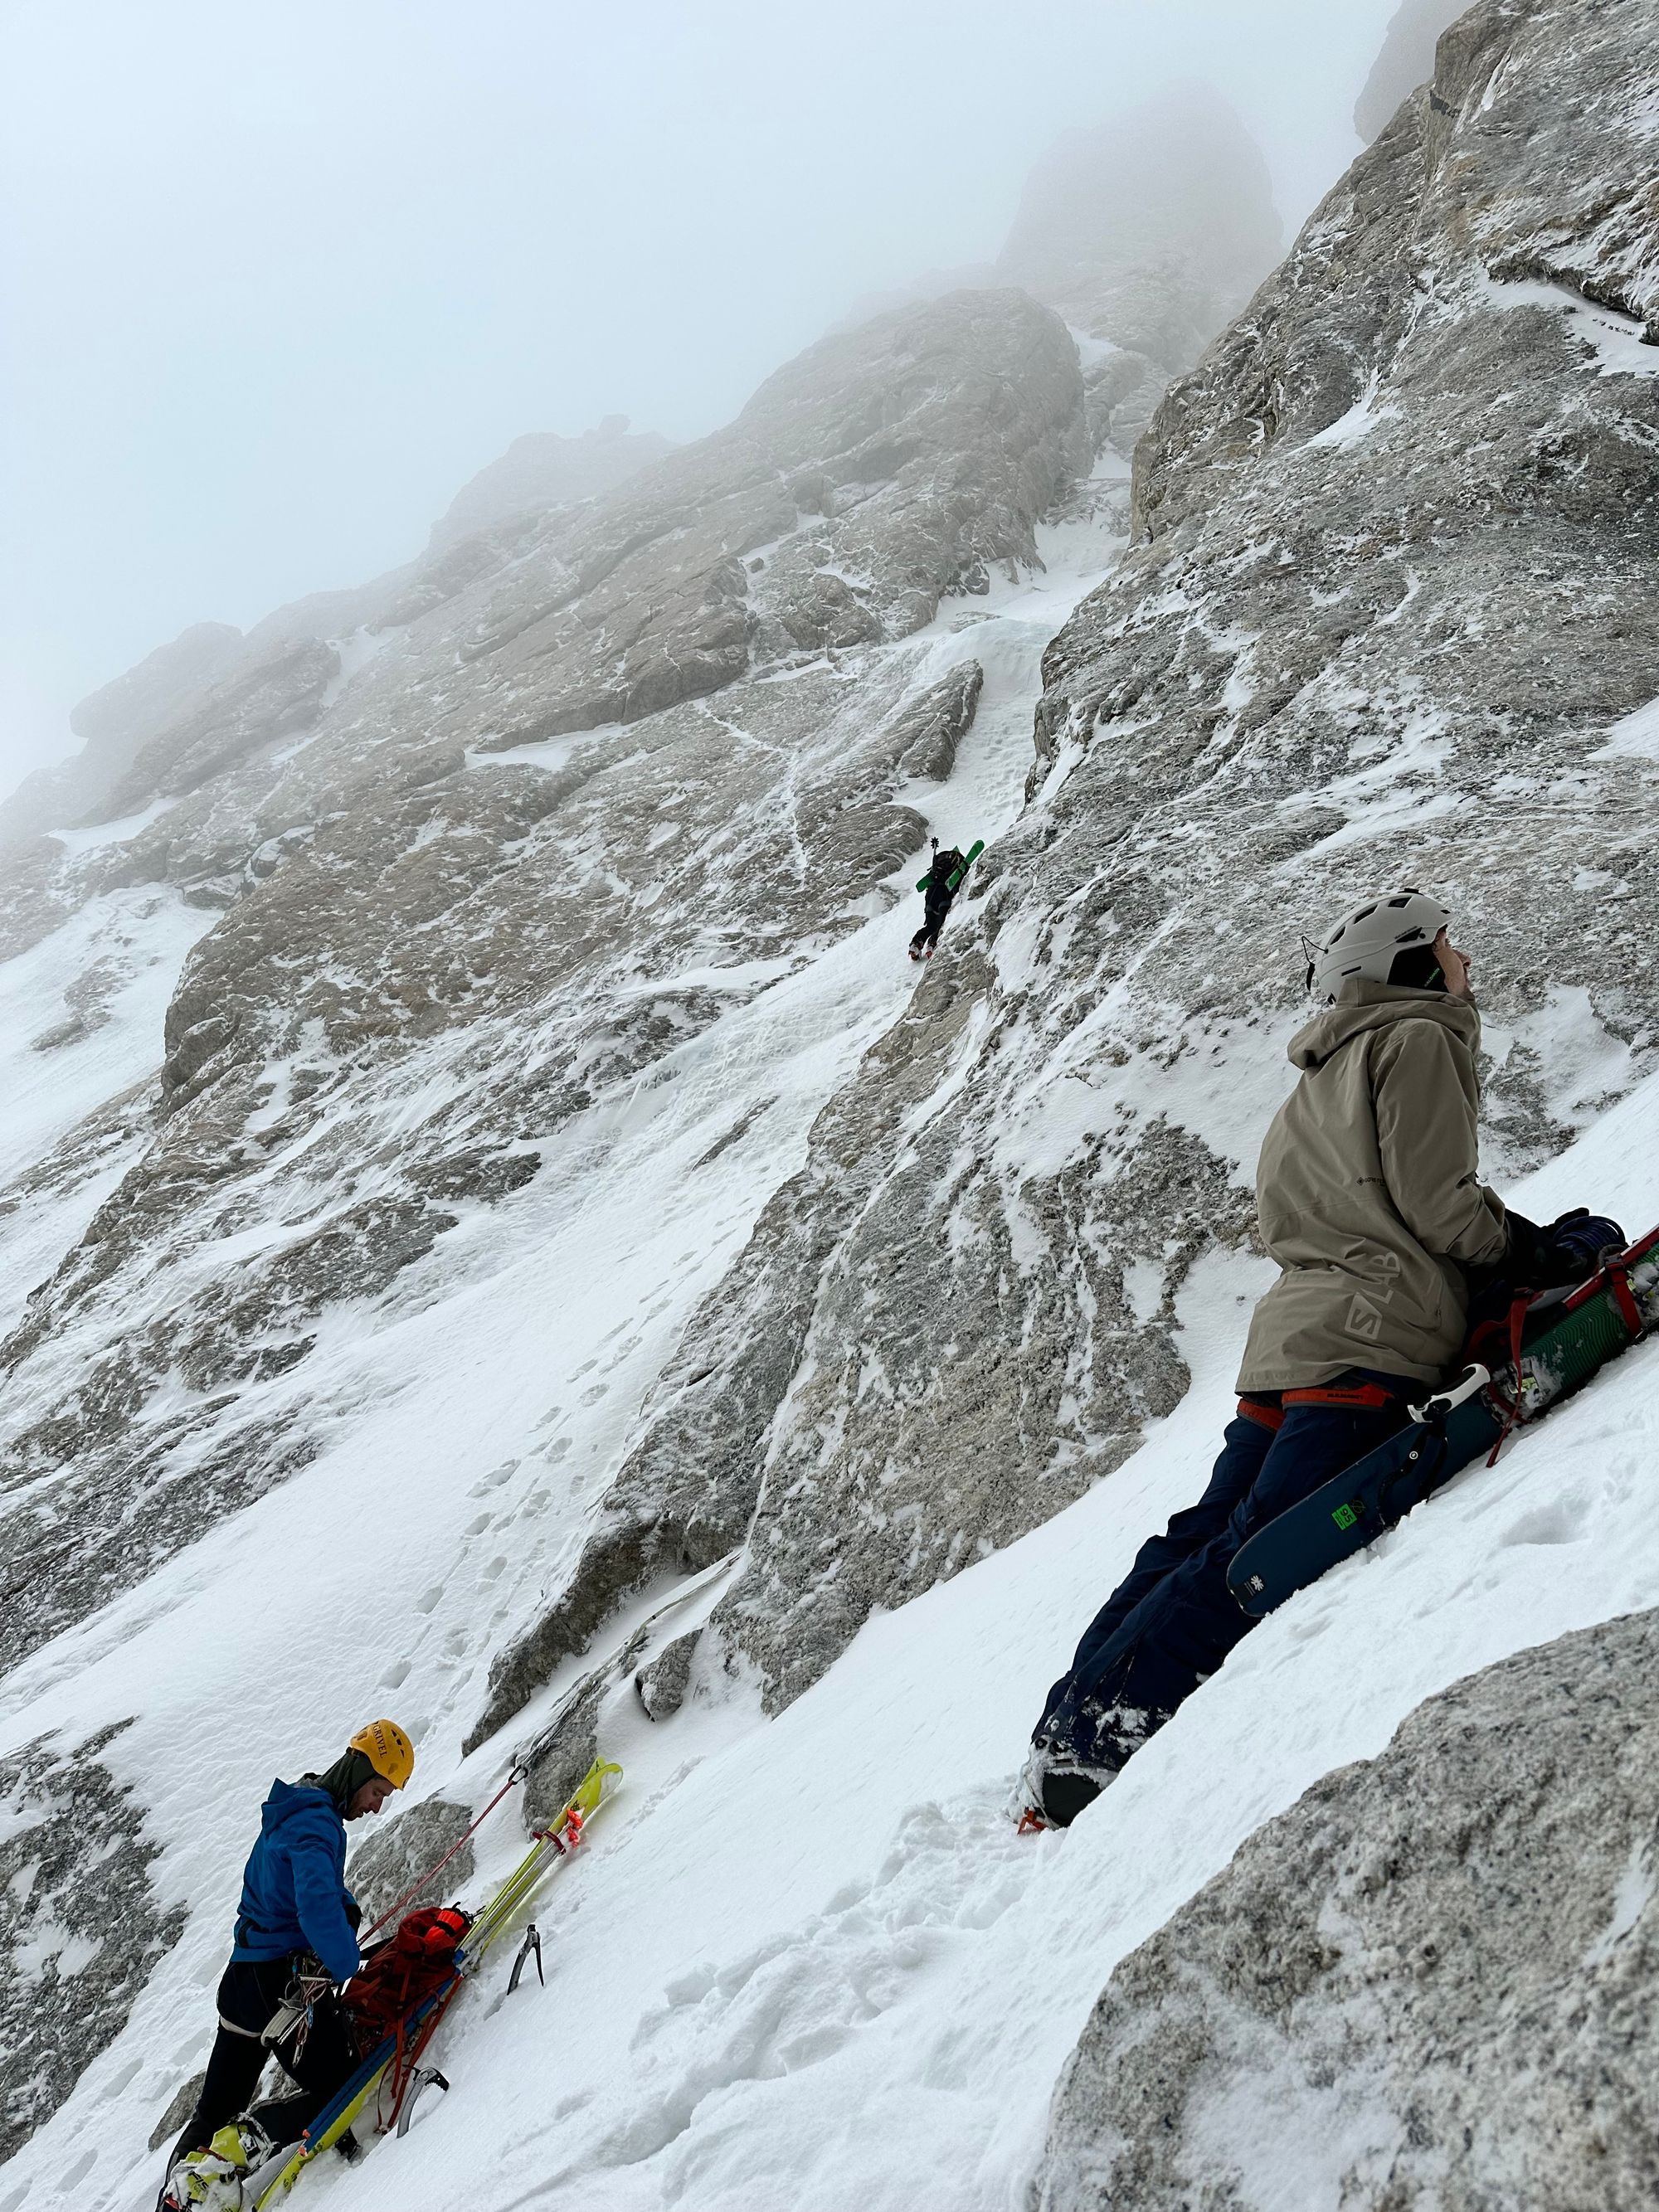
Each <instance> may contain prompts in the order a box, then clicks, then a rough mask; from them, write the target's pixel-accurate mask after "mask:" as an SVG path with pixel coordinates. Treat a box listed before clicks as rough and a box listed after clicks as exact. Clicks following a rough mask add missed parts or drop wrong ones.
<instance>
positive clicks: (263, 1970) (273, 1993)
mask: <svg viewBox="0 0 1659 2212" xmlns="http://www.w3.org/2000/svg"><path fill="white" fill-rule="evenodd" d="M288 1978H289V1970H288V1962H287V1960H274V1961H273V1962H272V1963H271V1964H270V1965H268V1966H266V1965H252V1964H250V1963H249V1962H247V1961H246V1960H243V1961H240V1963H235V1964H233V1965H231V1966H227V1967H226V1968H225V1971H224V1972H223V1974H222V1976H221V1978H220V1982H219V1989H218V1994H217V1998H216V2002H217V2004H218V2008H219V2033H218V2034H217V2035H216V2037H215V2038H214V2040H213V2049H212V2051H211V2052H210V2054H209V2057H208V2063H207V2073H206V2075H204V2078H203V2081H202V2093H201V2095H200V2096H199V2097H198V2098H197V2100H196V2110H195V2111H194V2112H192V2113H191V2116H190V2118H189V2119H188V2120H186V2121H185V2129H184V2133H183V2134H182V2135H181V2136H179V2140H178V2142H176V2143H175V2144H174V2146H173V2156H172V2158H171V2159H170V2160H168V2170H169V2171H171V2169H172V2168H173V2166H176V2165H177V2164H178V2163H179V2160H180V2159H181V2158H184V2157H185V2156H186V2155H187V2154H189V2153H190V2152H191V2151H193V2150H205V2149H206V2148H207V2146H208V2145H209V2143H210V2142H212V2140H213V2138H214V2136H216V2134H217V2133H218V2131H219V2130H220V2129H221V2128H222V2127H223V2126H224V2125H225V2124H226V2122H227V2121H228V2120H234V2119H240V2118H241V2116H242V2114H243V2113H244V2112H246V2110H247V2107H248V2100H249V2099H250V2098H251V2097H252V2094H253V2093H254V2091H255V2089H257V2088H258V2086H259V2076H260V2075H261V2074H263V2073H264V2070H265V2060H266V2059H267V2058H268V2057H270V2052H269V2051H267V2050H266V2048H265V2046H264V2044H263V2043H262V2042H261V2041H260V2040H259V2037H260V2033H261V2032H262V2030H263V2029H264V2026H265V2023H266V2021H269V2020H270V2017H271V2015H273V2014H274V2013H275V2011H276V2008H277V2006H278V2005H279V2004H281V2002H282V2001H283V1990H284V1989H286V1988H287V1986H288Z"/></svg>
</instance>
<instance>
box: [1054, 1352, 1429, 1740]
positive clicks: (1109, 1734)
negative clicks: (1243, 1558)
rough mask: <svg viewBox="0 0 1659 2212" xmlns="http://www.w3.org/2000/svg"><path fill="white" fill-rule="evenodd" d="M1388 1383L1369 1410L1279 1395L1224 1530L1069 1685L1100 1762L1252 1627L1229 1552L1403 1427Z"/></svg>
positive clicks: (1145, 1731)
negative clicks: (1263, 1449) (1254, 1468)
mask: <svg viewBox="0 0 1659 2212" xmlns="http://www.w3.org/2000/svg"><path fill="white" fill-rule="evenodd" d="M1351 1379H1352V1380H1358V1381H1359V1382H1368V1381H1370V1380H1372V1379H1377V1380H1382V1379H1384V1378H1370V1377H1358V1378H1350V1377H1347V1376H1344V1377H1341V1378H1340V1379H1339V1383H1338V1385H1334V1386H1333V1388H1339V1387H1344V1386H1347V1385H1348V1384H1349V1383H1350V1382H1351ZM1395 1389H1397V1390H1398V1392H1399V1395H1389V1396H1388V1397H1387V1398H1386V1399H1385V1401H1383V1403H1381V1404H1374V1405H1366V1404H1340V1403H1339V1404H1332V1403H1319V1402H1311V1403H1310V1402H1306V1401H1303V1402H1297V1394H1295V1393H1287V1394H1286V1395H1287V1402H1286V1404H1285V1419H1284V1423H1283V1425H1282V1426H1281V1427H1280V1429H1279V1433H1278V1435H1277V1436H1276V1437H1274V1438H1273V1444H1272V1447H1271V1449H1269V1450H1268V1452H1267V1455H1266V1456H1265V1457H1264V1459H1263V1461H1262V1462H1261V1473H1260V1474H1259V1475H1258V1476H1257V1478H1256V1480H1255V1482H1254V1483H1253V1484H1252V1485H1251V1486H1250V1488H1249V1491H1248V1492H1247V1493H1246V1494H1245V1495H1244V1496H1243V1498H1240V1499H1239V1501H1238V1503H1237V1504H1236V1505H1235V1507H1234V1509H1233V1511H1232V1512H1231V1515H1230V1516H1229V1517H1228V1521H1227V1524H1226V1526H1225V1528H1222V1529H1220V1530H1218V1532H1217V1534H1215V1535H1213V1536H1212V1537H1211V1539H1210V1540H1209V1541H1208V1542H1206V1544H1204V1545H1203V1546H1202V1547H1200V1549H1199V1550H1197V1551H1195V1552H1194V1553H1192V1554H1191V1556H1190V1557H1189V1558H1188V1559H1185V1560H1183V1561H1182V1563H1181V1565H1178V1566H1177V1567H1176V1568H1174V1569H1173V1570H1172V1571H1171V1572H1170V1573H1169V1574H1168V1575H1166V1576H1165V1577H1164V1579H1163V1581H1162V1582H1160V1583H1158V1585H1157V1586H1156V1587H1155V1588H1154V1589H1152V1590H1151V1591H1150V1592H1149V1593H1148V1594H1147V1595H1146V1597H1145V1598H1143V1600H1142V1601H1141V1602H1140V1603H1139V1605H1138V1606H1137V1607H1135V1608H1134V1610H1133V1612H1132V1613H1129V1614H1128V1615H1127V1617H1126V1618H1125V1619H1124V1620H1123V1621H1122V1623H1121V1626H1120V1627H1119V1629H1118V1631H1117V1633H1116V1634H1115V1637H1113V1638H1112V1639H1111V1640H1110V1642H1109V1644H1108V1645H1106V1646H1105V1647H1104V1648H1103V1649H1101V1650H1098V1651H1097V1654H1096V1656H1095V1658H1094V1662H1093V1664H1092V1667H1091V1668H1090V1669H1089V1670H1088V1671H1089V1674H1090V1676H1091V1679H1090V1680H1087V1681H1086V1682H1085V1683H1081V1684H1080V1685H1079V1687H1080V1688H1081V1690H1082V1697H1081V1699H1080V1700H1079V1705H1080V1707H1081V1709H1082V1712H1083V1714H1084V1715H1086V1722H1087V1724H1088V1725H1089V1727H1090V1728H1091V1731H1092V1741H1093V1742H1094V1744H1095V1747H1096V1749H1097V1754H1098V1759H1099V1763H1100V1764H1101V1765H1107V1766H1109V1765H1113V1764H1114V1761H1115V1764H1117V1765H1121V1763H1122V1761H1123V1759H1127V1757H1128V1755H1129V1753H1131V1752H1133V1750H1135V1749H1136V1748H1137V1747H1139V1744H1141V1743H1142V1742H1144V1741H1146V1737H1147V1736H1149V1735H1153V1734H1155V1733H1156V1731H1157V1730H1158V1729H1160V1728H1161V1727H1162V1726H1163V1725H1164V1722H1165V1721H1167V1720H1168V1719H1169V1718H1170V1716H1171V1715H1172V1714H1173V1713H1174V1712H1175V1711H1176V1710H1177V1709H1178V1708H1179V1707H1180V1706H1181V1705H1182V1703H1183V1702H1184V1701H1185V1700H1186V1699H1187V1698H1188V1697H1189V1696H1190V1695H1191V1694H1192V1692H1193V1691H1194V1690H1195V1689H1196V1688H1197V1687H1198V1686H1199V1684H1200V1682H1202V1681H1205V1680H1207V1679H1208V1677H1209V1676H1210V1675H1212V1674H1214V1673H1215V1671H1216V1669H1217V1668H1218V1667H1219V1666H1220V1665H1221V1663H1222V1662H1223V1661H1224V1660H1225V1658H1226V1656H1227V1654H1228V1653H1229V1652H1230V1651H1231V1650H1233V1648H1234V1647H1235V1645H1237V1644H1239V1643H1241V1642H1242V1641H1243V1638H1244V1637H1245V1636H1246V1635H1248V1634H1249V1631H1250V1630H1251V1629H1252V1628H1254V1627H1255V1626H1256V1623H1255V1620H1252V1618H1251V1617H1250V1615H1249V1614H1248V1613H1245V1612H1243V1610H1242V1608H1241V1607H1239V1606H1238V1604H1237V1602H1236V1601H1235V1600H1234V1598H1233V1595H1232V1593H1231V1591H1230V1590H1229V1589H1228V1588H1227V1569H1228V1567H1229V1565H1231V1561H1232V1559H1233V1557H1234V1555H1235V1554H1236V1553H1237V1551H1238V1549H1239V1547H1240V1546H1241V1545H1242V1544H1243V1541H1244V1540H1245V1538H1246V1537H1247V1536H1249V1535H1252V1534H1255V1530H1256V1529H1258V1528H1262V1527H1264V1526H1265V1525H1266V1523H1267V1522H1269V1521H1272V1520H1274V1519H1276V1518H1277V1517H1278V1516H1279V1514H1281V1513H1283V1512H1285V1511H1287V1510H1289V1509H1290V1507H1291V1506H1292V1505H1294V1504H1298V1503H1299V1502H1300V1500H1301V1499H1303V1498H1306V1497H1308V1496H1309V1495H1310V1493H1311V1492H1313V1491H1315V1490H1317V1489H1318V1488H1319V1486H1320V1485H1321V1484H1322V1483H1324V1482H1328V1481H1329V1480H1330V1479H1331V1478H1332V1476H1333V1475H1337V1474H1341V1472H1342V1470H1343V1469H1344V1468H1349V1467H1352V1465H1353V1464H1354V1462H1356V1461H1357V1460H1360V1459H1363V1458H1364V1456H1365V1455H1366V1454H1367V1453H1368V1452H1370V1451H1373V1450H1375V1449H1376V1446H1377V1445H1378V1444H1380V1443H1383V1441H1384V1440H1385V1439H1386V1438H1387V1437H1390V1436H1392V1435H1393V1434H1394V1433H1395V1431H1396V1430H1397V1429H1399V1428H1400V1427H1401V1426H1402V1425H1404V1423H1405V1421H1406V1419H1407V1407H1406V1399H1407V1395H1408V1393H1409V1389H1410V1386H1409V1385H1408V1384H1405V1383H1400V1384H1397V1385H1395ZM1089 1763H1091V1764H1092V1763H1094V1762H1089Z"/></svg>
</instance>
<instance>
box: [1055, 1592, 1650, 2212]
mask: <svg viewBox="0 0 1659 2212" xmlns="http://www.w3.org/2000/svg"><path fill="white" fill-rule="evenodd" d="M1656 1660H1659V1614H1655V1613H1638V1614H1635V1615H1633V1616H1632V1617H1630V1618H1628V1619H1626V1620H1612V1621H1608V1622H1606V1623H1604V1624H1603V1625H1601V1626H1599V1627H1595V1628H1591V1629H1586V1630H1583V1631H1581V1632H1579V1633H1578V1634H1577V1635H1575V1636H1569V1637H1565V1638H1562V1639H1561V1640H1560V1641H1559V1643H1556V1644H1548V1645H1546V1646H1545V1647H1543V1648H1542V1649H1541V1650H1532V1651H1525V1652H1522V1653H1521V1654H1520V1655H1518V1656H1516V1657H1515V1658H1512V1659H1506V1660H1504V1661H1503V1662H1501V1663H1500V1664H1498V1666H1496V1667H1493V1668H1490V1669H1488V1670H1487V1671H1486V1672H1485V1673H1483V1674H1477V1675H1475V1676H1474V1678H1473V1679H1472V1680H1468V1681H1466V1682H1461V1683H1459V1684H1458V1685H1457V1686H1455V1688H1454V1689H1451V1690H1448V1691H1446V1692H1444V1693H1443V1695H1441V1696H1440V1697H1437V1698H1435V1699H1431V1700H1430V1701H1429V1702H1428V1703H1427V1704H1426V1705H1423V1706H1422V1707H1421V1708H1420V1709H1419V1711H1417V1712H1416V1713H1415V1714H1413V1717H1412V1718H1411V1720H1410V1721H1409V1722H1408V1723H1407V1724H1406V1726H1405V1727H1404V1728H1402V1729H1401V1731H1400V1733H1399V1734H1398V1735H1397V1736H1396V1737H1395V1740H1394V1741H1393V1742H1392V1743H1391V1744H1390V1745H1389V1748H1388V1750H1387V1751H1386V1752H1385V1753H1383V1756H1382V1757H1381V1758H1380V1759H1376V1760H1375V1761H1371V1762H1368V1763H1366V1764H1364V1765H1358V1766H1349V1767H1344V1768H1343V1769H1341V1770H1340V1771H1339V1772H1337V1773H1335V1774H1333V1775H1330V1776H1329V1777H1328V1778H1327V1779H1326V1780H1324V1781H1323V1782H1322V1783H1320V1784H1317V1786H1316V1788H1314V1789H1312V1790H1310V1791H1309V1792H1308V1794H1307V1796H1305V1797H1304V1798H1303V1799H1302V1800H1301V1802H1299V1803H1298V1804H1297V1805H1296V1806H1295V1807H1294V1808H1292V1809H1291V1811H1290V1812H1288V1813H1285V1814H1281V1815H1280V1816H1279V1819H1278V1820H1273V1821H1271V1822H1269V1823H1268V1825H1267V1826H1266V1827H1264V1828H1263V1829H1261V1832H1259V1833H1258V1834H1256V1835H1255V1836H1253V1837H1252V1838H1250V1840H1249V1843H1248V1844H1245V1846H1244V1847H1243V1850H1241V1851H1240V1852H1239V1854H1238V1856H1237V1858H1236V1859H1235V1860H1234V1861H1233V1863H1232V1864H1231V1866H1230V1867H1229V1868H1228V1869H1227V1871H1226V1872H1225V1874H1224V1875H1218V1877H1217V1878H1216V1880H1215V1881H1212V1882H1211V1883H1210V1884H1209V1885H1208V1887H1206V1888H1205V1889H1202V1890H1200V1893H1198V1895H1197V1896H1196V1897H1195V1898H1194V1899H1193V1900H1192V1902H1191V1903H1190V1904H1189V1905H1184V1906H1183V1907H1182V1910H1181V1911H1179V1912H1178V1913H1176V1916H1175V1917H1174V1918H1173V1919H1172V1920H1171V1921H1170V1923H1168V1925H1167V1926H1165V1927H1164V1928H1163V1929H1160V1930H1159V1931H1158V1935H1157V1936H1154V1937H1153V1939H1152V1942H1150V1943H1147V1944H1146V1945H1145V1946H1143V1948H1141V1949H1139V1951H1137V1952H1135V1953H1134V1954H1133V1955H1132V1956H1131V1957H1130V1958H1128V1959H1126V1960H1124V1962H1123V1964H1122V1965H1121V1966H1120V1967H1119V1968H1118V1970H1117V1972H1115V1974H1114V1975H1113V1977H1112V1979H1111V1980H1110V1982H1109V1984H1107V1986H1106V1989H1105V1990H1104V1991H1103V1993H1102V1996H1101V1999H1100V2002H1099V2004H1098V2005H1097V2007H1096V2008H1095V2012H1094V2015H1093V2016H1092V2018H1091V2021H1090V2022H1089V2025H1088V2027H1087V2028H1086V2029H1085V2032H1084V2034H1083V2038H1082V2040H1081V2041H1080V2042H1079V2045H1078V2049H1077V2053H1076V2056H1075V2057H1073V2061H1072V2063H1071V2064H1070V2066H1069V2067H1068V2068H1067V2069H1066V2075H1065V2077H1064V2079H1063V2080H1062V2081H1061V2083H1060V2088H1059V2091H1058V2093H1057V2095H1056V2097H1055V2100H1054V2121H1053V2125H1052V2128H1051V2130H1050V2135H1049V2142H1048V2158H1047V2160H1046V2163H1045V2166H1044V2169H1043V2172H1042V2178H1041V2180H1040V2183H1039V2185H1038V2187H1037V2190H1036V2203H1038V2204H1039V2205H1040V2206H1041V2208H1042V2212H1085V2208H1094V2207H1097V2206H1100V2205H1107V2204H1133V2205H1134V2206H1135V2207H1136V2212H1185V2208H1187V2207H1189V2206H1191V2205H1193V2204H1194V2203H1204V2204H1206V2205H1209V2204H1213V2205H1216V2206H1223V2205H1225V2206H1228V2207H1233V2206H1238V2207H1243V2206H1247V2205H1258V2204H1261V2205H1266V2204H1271V2203H1297V2204H1307V2205H1315V2204H1318V2205H1326V2204H1330V2205H1335V2204H1339V2203H1340V2204H1341V2205H1342V2206H1343V2207H1345V2208H1346V2207H1349V2206H1352V2207H1353V2208H1355V2212H1383V2208H1384V2207H1385V2206H1386V2207H1389V2208H1393V2207H1396V2206H1398V2207H1406V2206H1416V2205H1425V2206H1426V2205H1429V2204H1433V2205H1435V2206H1437V2207H1441V2208H1443V2212H1474V2208H1476V2207H1477V2206H1479V2207H1482V2208H1484V2207H1487V2206H1493V2205H1504V2206H1508V2205H1517V2206H1518V2205H1534V2204H1535V2205H1545V2204H1547V2205H1551V2206H1559V2207H1560V2208H1561V2212H1568V2208H1569V2207H1571V2208H1574V2212H1577V2208H1579V2207H1583V2212H1590V2208H1591V2207H1593V2206H1594V2207H1601V2206H1612V2205H1631V2206H1635V2205H1638V2204H1642V2203H1650V2202H1651V2201H1652V2198H1653V2197H1654V2194H1655V2191H1659V2127H1656V2125H1655V2124H1654V2114H1653V2100H1652V2094H1651V2087H1650V2071H1649V2069H1650V2065H1651V2062H1652V2056H1653V2034H1652V2026H1651V2021H1650V2018H1649V2017H1648V2013H1649V2004H1650V1991H1651V1989H1652V1985H1653V1976H1654V1972H1655V1970H1656V1966H1659V1911H1656V1910H1655V1904H1654V1900H1655V1896H1656V1893H1659V1878H1656V1874H1659V1870H1656V1868H1655V1864H1654V1836H1653V1816H1652V1807H1653V1796H1654V1789H1655V1784H1656V1781H1659V1771H1656V1770H1659V1724H1656V1722H1655V1719H1654V1716H1653V1711H1652V1704H1651V1699H1650V1696H1649V1693H1648V1685H1649V1683H1650V1680H1651V1679H1652V1674H1653V1668H1654V1665H1655V1662H1656Z"/></svg>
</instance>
